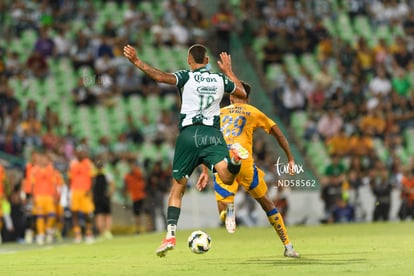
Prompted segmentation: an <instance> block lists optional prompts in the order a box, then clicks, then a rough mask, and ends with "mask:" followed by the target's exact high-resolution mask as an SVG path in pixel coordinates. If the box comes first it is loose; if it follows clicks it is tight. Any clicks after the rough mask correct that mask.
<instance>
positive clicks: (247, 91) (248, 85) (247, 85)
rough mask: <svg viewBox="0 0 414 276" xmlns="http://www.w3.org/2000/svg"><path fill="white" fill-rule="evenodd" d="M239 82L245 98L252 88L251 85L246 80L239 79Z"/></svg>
mask: <svg viewBox="0 0 414 276" xmlns="http://www.w3.org/2000/svg"><path fill="white" fill-rule="evenodd" d="M241 84H242V85H243V88H244V91H246V95H247V98H249V96H250V90H252V87H251V86H250V84H248V83H247V82H244V81H241Z"/></svg>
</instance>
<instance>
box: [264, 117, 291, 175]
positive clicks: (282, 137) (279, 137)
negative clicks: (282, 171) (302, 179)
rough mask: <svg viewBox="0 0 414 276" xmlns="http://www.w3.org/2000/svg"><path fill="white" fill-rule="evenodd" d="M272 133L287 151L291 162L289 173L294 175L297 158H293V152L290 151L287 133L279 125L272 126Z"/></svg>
mask: <svg viewBox="0 0 414 276" xmlns="http://www.w3.org/2000/svg"><path fill="white" fill-rule="evenodd" d="M270 133H271V134H272V135H273V137H275V138H276V140H277V142H278V143H279V145H280V146H281V147H282V149H283V151H284V152H285V154H286V156H287V159H288V162H289V173H290V174H291V175H293V174H294V173H295V172H294V168H295V160H294V158H293V155H292V152H291V151H290V147H289V143H288V141H287V139H286V137H285V135H284V134H283V133H282V131H281V130H280V128H279V127H278V126H277V125H274V126H272V129H271V131H270Z"/></svg>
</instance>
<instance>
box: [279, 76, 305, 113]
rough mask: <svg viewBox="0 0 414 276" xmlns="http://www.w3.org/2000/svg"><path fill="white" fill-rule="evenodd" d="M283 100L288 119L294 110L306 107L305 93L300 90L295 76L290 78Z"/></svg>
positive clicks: (284, 90)
mask: <svg viewBox="0 0 414 276" xmlns="http://www.w3.org/2000/svg"><path fill="white" fill-rule="evenodd" d="M282 102H283V106H284V108H285V112H284V116H285V118H287V119H288V120H289V119H290V115H291V114H292V112H294V111H298V110H303V109H304V108H305V103H306V99H305V95H304V94H303V93H302V91H300V90H299V87H298V84H297V82H296V81H295V80H294V79H293V78H288V79H287V83H286V85H285V87H284V89H283V94H282Z"/></svg>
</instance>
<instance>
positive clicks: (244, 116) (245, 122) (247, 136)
mask: <svg viewBox="0 0 414 276" xmlns="http://www.w3.org/2000/svg"><path fill="white" fill-rule="evenodd" d="M242 84H243V86H244V89H245V91H246V92H247V96H249V94H250V90H251V87H250V85H248V84H247V83H244V82H242ZM230 102H231V105H229V106H226V107H224V108H221V110H220V121H221V131H222V133H223V136H224V139H225V140H226V143H227V144H228V146H229V147H230V146H231V145H232V144H235V143H239V144H241V146H242V147H244V148H245V149H247V150H248V151H249V157H248V158H247V159H246V160H244V161H243V162H242V166H241V169H240V173H239V174H238V175H237V177H236V179H235V181H234V182H233V184H232V185H226V184H224V183H223V182H222V181H221V179H220V177H219V176H218V175H217V174H216V175H215V176H214V190H215V194H216V199H217V205H218V209H219V212H220V217H221V218H222V219H223V220H225V224H226V229H227V231H228V232H229V233H234V232H235V230H236V221H235V214H234V196H235V194H236V192H237V190H238V187H239V185H241V186H243V188H244V189H245V190H246V191H247V192H248V193H249V194H250V195H251V196H252V197H253V198H254V199H255V200H256V201H257V202H258V203H259V204H260V205H261V206H262V208H263V210H264V211H265V212H266V215H267V218H268V220H269V222H270V224H272V226H273V228H274V229H275V230H276V233H277V234H278V235H279V238H280V240H281V241H282V243H283V245H284V247H285V251H284V255H285V256H286V257H294V258H295V257H299V254H298V253H297V252H296V251H295V250H294V249H293V246H292V243H291V242H290V240H289V237H288V234H287V230H286V227H285V225H284V222H283V218H282V216H281V214H280V213H279V212H278V210H277V209H276V207H275V205H274V204H273V202H272V200H271V199H270V197H269V195H268V193H267V185H266V183H265V180H264V175H265V173H264V172H263V171H262V170H261V169H259V168H257V167H256V164H255V162H254V159H253V154H252V147H253V146H252V143H253V133H254V131H255V130H256V129H257V128H262V129H264V130H265V131H267V132H268V133H269V134H271V135H273V136H274V137H275V139H276V140H277V141H278V143H279V145H280V146H281V147H282V148H283V150H284V151H285V153H286V155H287V158H288V161H289V169H290V171H289V172H290V174H293V170H294V167H295V162H294V159H293V155H292V153H291V151H290V148H289V144H288V142H287V140H286V138H285V136H284V135H283V133H282V132H281V131H280V129H279V127H278V126H277V124H276V123H275V122H274V121H273V120H271V119H270V118H269V117H267V116H266V115H265V114H264V113H263V112H261V111H260V110H258V109H257V108H255V107H254V106H252V105H249V104H248V97H247V98H245V99H241V98H238V97H234V96H232V95H230ZM207 181H208V171H207V169H206V168H205V167H204V166H203V172H202V174H201V175H200V178H199V180H198V182H197V188H198V189H199V190H202V189H204V187H205V186H206V185H207Z"/></svg>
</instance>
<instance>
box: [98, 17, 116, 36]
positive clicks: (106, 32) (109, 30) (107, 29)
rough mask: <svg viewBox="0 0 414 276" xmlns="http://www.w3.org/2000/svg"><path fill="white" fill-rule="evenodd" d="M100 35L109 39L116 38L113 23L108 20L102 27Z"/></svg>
mask: <svg viewBox="0 0 414 276" xmlns="http://www.w3.org/2000/svg"><path fill="white" fill-rule="evenodd" d="M102 35H103V36H104V37H107V38H109V39H114V38H116V36H117V34H116V27H115V25H114V22H113V21H112V20H108V21H106V22H105V24H104V26H103V30H102Z"/></svg>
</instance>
